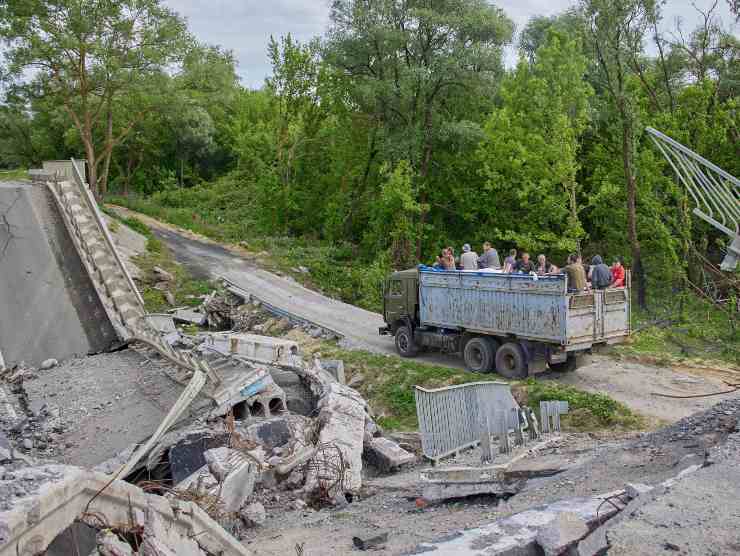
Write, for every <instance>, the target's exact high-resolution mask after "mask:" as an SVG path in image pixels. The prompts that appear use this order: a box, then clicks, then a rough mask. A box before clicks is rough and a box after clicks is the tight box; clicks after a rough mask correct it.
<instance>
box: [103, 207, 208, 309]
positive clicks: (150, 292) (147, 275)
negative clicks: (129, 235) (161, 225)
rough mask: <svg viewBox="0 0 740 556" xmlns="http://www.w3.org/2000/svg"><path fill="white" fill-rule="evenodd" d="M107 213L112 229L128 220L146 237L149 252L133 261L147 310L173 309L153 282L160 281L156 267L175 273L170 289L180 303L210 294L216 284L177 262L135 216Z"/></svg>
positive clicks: (194, 301)
mask: <svg viewBox="0 0 740 556" xmlns="http://www.w3.org/2000/svg"><path fill="white" fill-rule="evenodd" d="M103 210H104V211H105V212H106V214H108V215H109V216H110V217H112V218H113V219H114V220H112V221H111V223H110V224H109V226H110V228H111V231H112V232H115V231H116V227H117V226H119V225H120V224H119V222H121V223H123V224H125V225H126V226H128V227H129V228H131V229H132V230H134V231H136V232H139V233H140V234H141V235H143V236H144V237H146V238H147V241H146V252H145V253H142V254H140V255H138V256H137V257H135V258H134V263H136V265H137V266H138V267H139V268H140V269H141V272H142V279H141V280H139V281H138V286H139V289H140V291H141V296H142V297H143V298H144V305H145V306H146V309H147V311H149V312H151V313H159V312H163V311H166V310H167V309H171V308H172V307H170V305H169V303H168V302H167V299H166V298H165V296H164V292H163V291H161V290H158V289H156V288H155V287H154V286H155V285H156V284H157V282H159V281H160V279H159V278H157V275H156V273H155V272H154V267H155V266H156V267H159V268H161V269H163V270H166V271H167V272H169V273H170V274H172V276H173V277H174V280H173V281H172V282H171V283H170V285H169V288H168V289H169V291H171V292H172V294H173V295H174V296H175V303H176V305H177V306H185V305H188V306H197V305H200V303H201V300H200V299H199V298H198V296H200V295H204V294H208V293H210V292H211V291H213V289H214V285H213V284H212V283H211V282H209V281H207V280H196V279H194V278H193V277H192V276H191V275H190V273H189V272H188V271H187V270H186V269H185V268H183V267H182V266H181V265H179V264H178V263H177V262H175V259H174V258H173V257H172V253H170V251H169V249H167V247H166V246H164V245H163V244H162V242H160V241H159V240H158V239H157V238H155V237H154V236H153V235H152V232H151V230H150V229H149V228H148V227H147V226H146V225H145V224H144V223H142V222H141V221H140V220H138V219H136V218H120V217H119V216H117V215H116V214H115V213H114V212H112V211H109V210H105V209H103Z"/></svg>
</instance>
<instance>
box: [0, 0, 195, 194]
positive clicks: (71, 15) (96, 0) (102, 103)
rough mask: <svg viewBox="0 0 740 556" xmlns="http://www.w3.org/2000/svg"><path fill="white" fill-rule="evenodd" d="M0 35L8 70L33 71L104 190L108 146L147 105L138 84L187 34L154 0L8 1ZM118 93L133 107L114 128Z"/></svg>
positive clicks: (150, 79) (153, 74)
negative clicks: (71, 127)
mask: <svg viewBox="0 0 740 556" xmlns="http://www.w3.org/2000/svg"><path fill="white" fill-rule="evenodd" d="M0 37H2V38H3V39H5V40H6V42H7V44H8V48H7V50H6V52H5V55H6V58H7V59H8V61H9V71H10V73H11V74H13V75H15V76H17V77H19V78H22V77H23V76H24V75H27V74H28V73H27V72H28V71H29V70H32V71H34V79H36V80H38V82H39V86H40V87H41V89H42V91H43V93H44V95H45V96H46V97H48V98H50V99H51V98H53V99H54V100H55V102H56V103H57V104H58V106H60V107H63V109H64V110H65V111H66V112H67V114H68V115H69V117H70V119H71V120H72V122H73V124H74V126H75V128H76V129H77V132H78V133H79V136H80V139H81V141H82V144H83V145H84V150H85V155H86V157H87V160H88V172H89V174H88V177H89V181H90V184H91V186H92V187H93V190H94V191H95V192H96V193H105V189H106V184H107V168H108V162H109V159H110V156H111V153H112V151H113V149H114V147H115V146H116V145H117V144H118V143H120V142H121V141H122V140H123V139H124V138H125V137H126V136H127V135H128V133H129V132H130V131H131V129H133V127H134V126H135V125H136V123H137V122H138V121H140V120H141V119H142V118H144V117H145V116H146V114H147V113H148V111H149V110H150V106H149V105H148V104H147V99H148V98H150V97H149V95H146V94H141V91H143V90H145V89H146V87H147V85H151V84H153V83H156V81H157V79H156V78H157V77H158V76H159V75H161V74H162V73H163V71H164V70H165V69H166V68H168V67H169V66H170V65H171V64H173V63H175V62H177V61H179V60H180V59H181V56H182V54H183V52H184V47H185V46H186V44H187V42H188V39H189V37H188V34H187V32H186V28H185V23H184V22H183V20H182V19H180V18H179V17H178V16H177V15H176V14H174V13H173V12H172V11H171V10H169V9H167V8H165V7H164V6H162V5H161V4H160V2H159V1H158V0H119V1H117V2H110V1H108V0H7V1H6V2H4V3H2V4H1V5H0ZM24 72H25V73H24ZM122 97H127V98H126V100H127V102H132V103H135V104H137V108H136V110H135V111H133V112H131V115H130V117H129V118H128V119H127V121H124V122H121V125H120V127H118V128H115V127H116V126H114V109H115V105H116V103H118V102H119V101H120V99H121V98H122ZM114 128H115V129H114ZM101 163H102V164H103V170H102V171H99V169H100V166H101Z"/></svg>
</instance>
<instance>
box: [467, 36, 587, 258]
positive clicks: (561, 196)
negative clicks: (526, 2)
mask: <svg viewBox="0 0 740 556" xmlns="http://www.w3.org/2000/svg"><path fill="white" fill-rule="evenodd" d="M581 51H582V48H581V46H580V44H579V43H578V41H576V40H572V39H568V38H567V36H565V35H564V34H562V33H559V32H557V31H555V30H552V29H551V30H549V31H548V37H547V39H546V42H545V43H544V44H543V45H542V46H540V47H539V49H538V50H537V52H536V56H535V57H534V59H535V60H536V61H535V62H534V63H533V64H530V63H529V62H528V61H527V59H526V58H521V59H520V61H519V65H518V66H517V69H516V72H515V73H514V74H513V75H512V76H511V77H510V78H509V79H507V80H506V81H505V82H504V84H503V85H502V87H501V91H500V96H501V107H500V108H498V109H496V110H494V111H493V112H492V114H491V116H490V118H489V120H488V122H487V125H486V140H485V142H483V143H482V145H481V147H480V149H479V151H478V157H479V159H480V161H481V163H482V168H483V170H482V174H483V176H485V178H486V183H485V189H486V195H487V197H488V198H489V199H490V204H491V205H494V204H495V206H496V207H497V210H496V213H495V218H494V219H493V220H492V221H491V222H490V224H491V226H495V227H496V228H498V229H499V230H500V232H499V233H500V235H501V237H502V238H505V239H507V240H510V241H513V242H515V243H516V244H518V245H520V246H522V247H525V248H527V249H532V250H534V249H542V248H544V247H548V248H550V249H553V248H554V249H556V250H557V251H559V252H560V253H561V254H562V253H564V252H568V251H572V250H574V249H577V248H579V242H580V240H581V239H582V238H583V236H584V234H585V232H584V229H583V227H582V225H581V222H580V219H579V209H578V196H579V184H578V181H577V174H578V171H579V169H580V165H579V161H578V158H579V156H578V155H579V145H580V139H581V135H582V134H583V132H584V131H585V130H586V127H587V126H588V123H589V98H590V97H591V95H592V94H593V91H592V89H591V87H590V86H589V85H588V83H587V82H586V81H585V80H584V74H585V72H586V67H587V59H586V57H585V56H584V55H583V54H582V53H581Z"/></svg>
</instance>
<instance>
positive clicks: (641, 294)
mask: <svg viewBox="0 0 740 556" xmlns="http://www.w3.org/2000/svg"><path fill="white" fill-rule="evenodd" d="M619 113H620V116H621V118H622V164H623V165H624V176H625V180H626V185H627V237H628V238H629V241H630V245H631V247H632V271H633V272H634V274H635V277H636V278H637V304H638V305H639V306H640V307H641V308H643V309H644V308H646V307H647V299H646V291H645V290H646V284H645V271H644V269H643V268H642V257H641V253H640V241H639V239H638V237H637V202H636V201H637V179H636V178H635V174H634V171H633V167H632V162H633V161H632V152H633V140H632V120H631V117H630V115H629V114H628V113H627V109H626V107H625V105H624V99H620V101H619Z"/></svg>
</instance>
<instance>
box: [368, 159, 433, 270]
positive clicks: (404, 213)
mask: <svg viewBox="0 0 740 556" xmlns="http://www.w3.org/2000/svg"><path fill="white" fill-rule="evenodd" d="M381 174H382V175H383V177H384V178H385V181H384V182H383V184H382V186H381V188H380V196H379V197H378V199H377V202H376V203H375V206H374V211H373V222H372V226H371V228H370V229H371V231H370V232H369V234H368V235H369V237H370V238H371V241H372V243H373V244H374V247H375V249H376V251H381V252H382V251H388V252H389V254H390V258H391V262H392V264H393V267H394V268H397V269H402V268H408V267H410V266H413V264H414V262H415V259H416V256H415V253H414V248H415V244H416V240H417V234H418V228H417V226H416V219H417V217H418V215H419V213H420V212H421V211H422V210H423V207H422V206H420V205H419V203H418V201H417V195H416V192H415V191H414V176H413V171H412V169H411V165H410V164H409V163H408V161H406V160H402V161H400V162H399V163H398V164H397V165H396V167H395V168H393V169H392V170H391V169H390V168H389V167H388V166H387V165H385V166H384V167H383V168H382V170H381Z"/></svg>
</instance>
